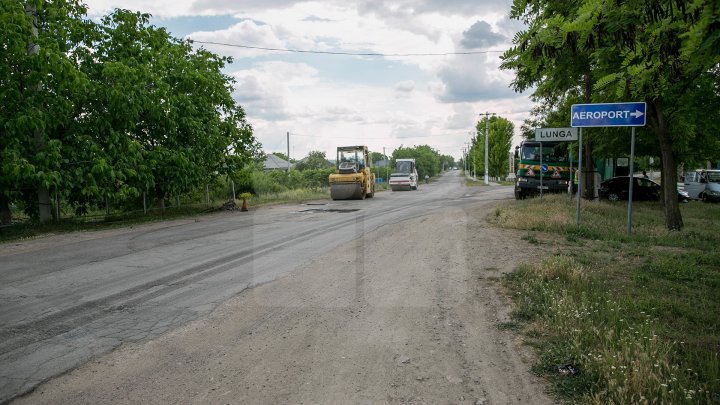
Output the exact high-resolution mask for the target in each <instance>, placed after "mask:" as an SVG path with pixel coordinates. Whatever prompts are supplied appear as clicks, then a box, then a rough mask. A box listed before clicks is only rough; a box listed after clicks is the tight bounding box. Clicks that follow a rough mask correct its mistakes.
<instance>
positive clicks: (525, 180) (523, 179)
mask: <svg viewBox="0 0 720 405" xmlns="http://www.w3.org/2000/svg"><path fill="white" fill-rule="evenodd" d="M518 181H519V182H521V183H522V182H527V177H518Z"/></svg>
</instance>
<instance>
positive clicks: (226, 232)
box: [0, 171, 512, 403]
mask: <svg viewBox="0 0 720 405" xmlns="http://www.w3.org/2000/svg"><path fill="white" fill-rule="evenodd" d="M459 173H461V172H460V171H451V172H448V173H447V174H446V175H445V176H443V177H441V178H440V179H439V180H438V181H437V182H433V183H431V184H429V185H425V184H421V185H420V187H419V190H418V191H407V192H390V191H387V192H380V193H377V194H376V197H375V198H372V199H366V200H364V201H315V202H311V203H308V204H302V205H297V204H294V205H282V206H271V207H265V208H258V209H253V208H252V207H251V211H250V212H247V213H241V212H221V213H217V214H212V215H206V216H199V217H196V218H192V219H184V220H176V221H170V222H165V223H155V224H146V225H141V226H136V227H134V228H128V229H121V230H111V231H100V232H90V233H73V234H68V235H58V236H52V237H48V238H42V239H37V240H32V241H20V242H13V243H8V244H4V245H0V365H1V366H0V403H4V402H6V401H8V400H10V399H12V398H13V397H15V396H17V395H20V394H23V393H26V392H28V391H30V390H32V389H33V388H34V387H36V386H37V385H38V384H40V383H42V382H44V381H47V380H49V379H50V378H52V377H54V376H57V375H59V374H63V373H65V372H67V371H68V370H71V369H73V368H76V367H78V366H80V365H82V364H83V363H85V362H87V361H88V360H89V359H91V358H94V357H97V356H99V355H101V354H104V353H107V352H109V351H112V350H113V349H115V348H117V347H119V346H120V345H123V344H129V343H138V342H147V341H151V340H153V339H156V338H158V337H159V336H161V335H163V334H165V333H166V332H169V331H173V330H175V329H177V328H178V327H181V326H183V325H186V324H188V323H189V322H191V321H193V320H196V319H199V318H201V317H203V316H205V315H207V314H209V313H210V311H212V310H213V309H214V308H216V307H217V306H218V305H219V304H221V303H223V302H224V301H226V300H227V299H229V298H231V297H233V296H236V295H237V294H238V293H240V292H241V291H243V290H245V289H247V288H249V287H253V286H257V285H260V284H263V283H266V282H269V281H272V280H275V279H277V278H278V277H280V276H283V275H286V274H288V273H291V272H293V271H295V270H296V269H298V268H300V267H301V266H303V264H305V263H307V262H309V261H311V260H313V259H314V258H316V257H318V256H320V255H322V254H325V253H327V252H328V251H330V250H332V249H334V248H337V247H339V246H341V245H343V244H346V243H348V242H350V241H352V240H356V239H357V238H361V237H362V236H364V235H365V234H366V233H368V232H371V231H373V230H375V229H377V228H379V227H381V226H388V225H392V224H397V223H401V222H402V221H407V220H408V219H411V218H417V217H420V216H424V215H428V214H431V213H437V212H442V211H443V210H446V209H448V208H449V207H462V206H465V205H471V204H476V203H477V202H478V201H485V200H501V199H510V198H512V188H511V187H475V188H466V187H464V185H463V184H462V181H463V180H462V178H461V176H460V174H459Z"/></svg>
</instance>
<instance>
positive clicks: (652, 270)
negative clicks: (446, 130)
mask: <svg viewBox="0 0 720 405" xmlns="http://www.w3.org/2000/svg"><path fill="white" fill-rule="evenodd" d="M574 209H575V205H574V203H572V202H570V201H569V200H568V199H567V197H566V196H565V197H561V196H548V197H545V198H543V201H542V202H541V201H539V200H538V199H530V200H524V201H519V202H515V203H510V204H507V205H505V206H500V207H498V208H497V209H496V210H495V211H494V212H493V213H492V215H491V216H490V220H491V222H493V223H495V224H497V225H499V226H503V227H509V228H515V229H522V230H526V231H528V232H531V234H532V237H533V238H534V239H535V240H537V241H539V243H540V246H547V248H548V254H547V255H546V257H545V258H544V259H543V260H542V261H540V262H538V263H533V264H529V265H524V266H522V267H520V268H519V269H518V270H517V271H516V272H514V273H513V274H511V275H510V276H509V277H508V278H507V285H508V287H510V288H511V289H512V291H513V292H514V296H515V297H516V308H515V310H514V317H515V318H516V320H517V321H522V322H525V325H526V326H525V328H524V330H525V332H526V333H528V336H529V337H530V338H531V341H532V342H533V344H535V345H536V346H537V347H538V350H539V362H538V364H537V366H536V370H537V371H538V372H539V373H541V374H543V375H545V376H546V377H548V378H549V379H550V380H551V381H552V382H553V386H554V389H555V391H556V392H557V393H558V395H560V396H561V397H564V398H566V399H570V400H572V401H575V402H580V403H598V404H599V403H603V404H604V403H623V404H624V403H718V402H720V357H719V353H720V315H719V314H720V253H719V252H718V249H717V248H716V247H717V246H720V235H718V232H717V231H718V229H720V206H718V205H711V204H703V203H698V202H692V203H690V204H685V205H682V213H683V218H684V222H685V229H684V230H683V231H681V232H671V231H667V230H666V229H665V226H664V216H663V211H662V206H661V205H660V204H658V203H642V204H640V203H637V204H635V215H634V221H633V222H634V228H633V233H632V234H631V235H628V234H627V231H626V214H627V205H626V204H611V203H605V202H600V203H598V202H594V203H586V202H583V210H582V213H581V221H582V222H581V225H580V226H577V225H575V211H574ZM563 239H564V240H563ZM558 241H560V242H561V243H558ZM518 243H525V242H523V241H518ZM558 251H560V252H562V254H561V255H558V254H557V253H554V252H558ZM566 364H572V365H573V366H574V367H576V368H577V369H579V370H580V373H579V374H577V375H562V374H561V373H560V372H559V369H558V367H562V366H563V365H566Z"/></svg>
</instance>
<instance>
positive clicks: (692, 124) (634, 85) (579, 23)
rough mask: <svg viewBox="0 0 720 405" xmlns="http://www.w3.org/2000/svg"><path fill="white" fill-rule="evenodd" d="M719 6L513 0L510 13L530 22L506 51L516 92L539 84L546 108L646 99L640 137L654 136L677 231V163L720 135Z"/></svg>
mask: <svg viewBox="0 0 720 405" xmlns="http://www.w3.org/2000/svg"><path fill="white" fill-rule="evenodd" d="M719 7H720V6H718V4H717V2H708V1H704V0H691V1H662V0H650V1H646V0H629V1H623V2H617V1H614V0H587V1H582V2H566V1H559V0H541V1H529V0H515V1H514V2H513V8H512V12H511V15H512V16H513V17H514V18H517V19H520V20H523V21H525V22H526V23H527V24H528V29H527V30H524V31H522V32H519V33H518V34H517V35H516V37H515V39H514V43H515V46H514V47H513V48H511V49H510V50H509V51H508V52H506V53H505V54H504V55H503V59H504V62H503V65H502V66H503V67H504V68H506V69H512V70H514V71H515V73H516V79H515V81H514V82H513V85H514V87H515V88H516V89H517V90H523V89H527V88H530V87H531V86H536V91H535V92H534V93H533V94H534V96H535V97H536V98H537V99H538V100H542V101H543V102H544V103H546V105H547V106H548V107H549V108H550V109H559V108H564V107H565V106H567V105H569V104H571V103H572V102H573V100H579V99H580V97H581V95H582V96H584V99H583V101H584V102H619V101H645V102H647V105H648V111H647V112H648V126H647V131H642V130H641V131H639V136H640V137H641V138H642V137H644V136H646V134H651V135H652V137H653V138H654V143H655V145H656V150H657V151H658V152H659V154H660V156H661V160H662V183H663V186H664V187H663V194H664V202H665V217H666V225H667V227H668V228H669V229H681V228H682V225H683V224H682V217H681V215H680V210H679V207H678V203H677V198H676V196H675V184H676V182H677V166H678V162H679V161H681V159H689V156H690V155H693V154H694V153H695V152H694V150H695V149H697V148H698V141H699V140H700V141H710V142H708V144H709V146H710V148H709V149H710V150H715V148H716V147H717V146H716V145H717V142H716V141H713V139H712V136H710V137H709V136H708V135H709V134H712V133H713V132H714V133H717V129H718V124H717V120H710V119H708V118H707V117H710V116H713V114H716V113H717V110H716V109H715V110H712V108H713V106H717V103H718V101H717V100H718V98H719V97H720V92H718V91H717V89H718V86H719V83H720V81H719V80H718V74H717V70H718V65H719V64H720V29H719V28H718V27H719V26H720V10H719ZM697 100H703V102H702V105H700V103H698V102H697ZM690 106H692V108H691V107H690ZM641 143H642V141H641ZM646 143H647V144H650V142H646ZM703 147H704V145H703Z"/></svg>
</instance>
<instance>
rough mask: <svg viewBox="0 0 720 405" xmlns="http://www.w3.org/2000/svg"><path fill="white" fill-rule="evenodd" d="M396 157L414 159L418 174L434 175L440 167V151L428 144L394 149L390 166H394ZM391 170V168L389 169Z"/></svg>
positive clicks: (421, 175) (421, 176)
mask: <svg viewBox="0 0 720 405" xmlns="http://www.w3.org/2000/svg"><path fill="white" fill-rule="evenodd" d="M397 159H415V166H416V167H417V171H418V176H420V178H423V177H425V176H430V177H432V176H435V175H436V174H438V173H440V170H441V169H442V167H441V165H440V153H438V151H436V150H435V149H433V148H432V147H430V146H428V145H420V146H414V147H403V146H400V147H399V148H397V149H395V150H394V151H393V154H392V158H391V160H390V164H391V166H392V167H393V168H394V167H395V161H396V160H397ZM390 170H391V171H392V168H391V169H390Z"/></svg>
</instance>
